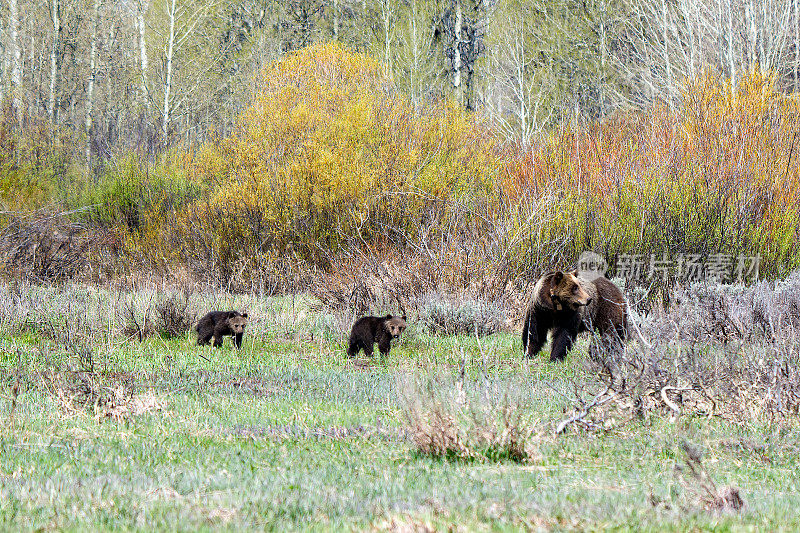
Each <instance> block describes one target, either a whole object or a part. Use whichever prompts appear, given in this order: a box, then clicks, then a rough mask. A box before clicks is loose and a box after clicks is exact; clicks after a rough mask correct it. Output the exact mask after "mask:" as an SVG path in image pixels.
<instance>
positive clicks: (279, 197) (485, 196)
mask: <svg viewBox="0 0 800 533" xmlns="http://www.w3.org/2000/svg"><path fill="white" fill-rule="evenodd" d="M255 86H256V90H255V95H254V102H253V105H252V106H251V107H250V109H248V110H247V112H246V113H244V115H243V117H242V118H241V120H240V122H239V125H238V127H237V129H236V131H235V133H234V134H233V135H232V136H231V137H230V138H229V139H226V140H224V141H222V142H221V143H220V144H219V146H218V148H217V150H218V156H217V157H216V158H210V160H211V161H214V162H219V161H224V162H225V177H224V181H223V183H222V185H221V186H220V187H219V188H218V189H217V190H216V193H214V194H213V195H212V196H211V198H210V199H209V201H208V202H203V203H202V204H198V205H195V206H193V207H192V208H190V209H189V210H188V211H187V212H185V213H184V215H183V217H182V219H181V224H183V226H182V227H183V228H184V229H183V235H190V234H194V235H195V236H196V237H199V235H200V234H202V233H203V232H202V231H197V228H198V224H203V223H204V222H205V223H206V224H207V226H206V230H207V231H208V232H211V233H213V234H214V238H212V239H210V240H209V239H206V238H202V239H201V240H203V241H205V243H204V244H203V246H213V247H220V248H218V250H217V252H218V255H219V257H220V258H223V257H224V258H230V257H235V256H240V255H242V254H248V253H253V251H254V250H257V251H260V252H266V251H267V250H284V249H285V248H286V247H287V245H289V244H291V245H292V246H293V248H294V249H295V250H297V251H299V252H300V253H302V254H304V255H305V256H307V257H308V258H310V259H314V260H317V259H319V258H321V257H325V256H326V255H327V254H328V253H331V252H335V251H336V250H337V249H339V247H340V246H341V245H342V244H343V243H345V242H347V241H348V240H350V239H358V240H359V241H362V240H363V242H365V243H370V244H381V242H382V241H384V240H385V239H386V238H387V235H389V233H390V231H389V230H388V229H387V228H392V231H397V232H400V234H403V235H412V234H413V233H414V232H415V231H416V228H417V227H418V222H419V219H420V217H421V216H422V213H423V211H424V210H426V209H429V208H431V207H432V206H434V207H436V208H440V207H441V206H442V205H445V206H447V205H450V204H448V202H454V201H458V202H464V203H466V204H468V205H469V206H471V207H475V206H477V205H480V206H481V209H482V211H484V212H486V210H487V209H490V208H491V206H492V205H493V204H494V202H495V201H496V197H497V192H496V191H495V187H494V180H495V177H496V176H497V175H498V168H499V166H498V165H499V163H498V157H497V152H496V150H495V146H494V143H493V142H492V141H491V139H490V137H489V136H488V135H487V131H486V129H485V128H484V127H482V126H481V125H480V124H478V123H476V121H475V119H474V118H473V117H472V116H470V115H469V114H467V113H466V112H464V111H463V110H461V109H460V108H459V107H458V106H456V105H455V104H454V103H451V102H436V103H430V104H426V105H423V106H420V107H414V106H413V105H412V104H411V102H410V100H409V99H407V98H406V97H404V96H402V95H400V94H398V93H397V92H396V91H395V90H394V89H393V87H392V85H391V83H390V82H389V81H388V80H386V79H385V78H384V77H383V76H382V74H381V69H380V67H379V65H378V64H377V62H376V61H375V60H373V59H372V58H370V57H369V56H366V55H363V54H359V53H355V52H352V51H349V50H347V49H345V48H344V47H342V46H341V45H339V44H335V43H329V44H322V45H315V46H312V47H309V48H305V49H302V50H300V51H297V52H294V53H292V54H289V55H287V56H285V57H284V58H282V59H279V60H277V61H275V62H273V63H271V64H270V65H268V66H267V67H266V68H265V69H264V70H263V72H262V73H261V74H260V76H259V77H258V78H257V80H256V82H255ZM214 164H216V163H212V164H211V166H213V165H214ZM190 228H191V230H190ZM189 240H190V241H194V240H196V239H195V238H191V239H189ZM209 241H210V242H209ZM188 245H189V246H191V245H192V244H191V243H188ZM198 245H199V243H198ZM226 246H227V247H234V249H232V250H222V248H224V247H226Z"/></svg>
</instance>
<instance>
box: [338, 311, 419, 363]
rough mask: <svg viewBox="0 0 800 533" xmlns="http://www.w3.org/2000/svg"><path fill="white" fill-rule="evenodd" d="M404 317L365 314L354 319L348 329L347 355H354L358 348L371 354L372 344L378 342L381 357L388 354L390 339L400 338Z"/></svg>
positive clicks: (404, 327) (367, 354)
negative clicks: (351, 326)
mask: <svg viewBox="0 0 800 533" xmlns="http://www.w3.org/2000/svg"><path fill="white" fill-rule="evenodd" d="M406 325H407V324H406V317H405V315H403V316H402V317H400V316H392V315H386V316H365V317H361V318H359V319H358V320H356V323H355V324H353V329H352V330H351V331H350V340H349V342H348V347H347V355H349V356H350V357H355V356H356V354H357V353H358V352H359V350H362V349H363V350H364V355H366V356H368V357H370V356H372V345H373V344H375V343H376V342H377V343H378V349H379V350H380V351H381V357H382V358H383V357H385V356H387V355H389V350H391V348H392V344H391V343H392V339H398V338H400V334H401V333H403V331H404V330H405V329H406Z"/></svg>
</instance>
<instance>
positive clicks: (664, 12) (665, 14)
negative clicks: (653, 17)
mask: <svg viewBox="0 0 800 533" xmlns="http://www.w3.org/2000/svg"><path fill="white" fill-rule="evenodd" d="M661 17H662V24H663V30H662V35H663V38H664V46H663V48H662V51H663V60H664V65H665V67H666V75H667V101H668V103H669V110H670V112H674V108H673V103H672V91H673V89H674V87H675V85H674V83H673V80H672V61H671V60H670V57H669V34H670V19H669V11H668V9H667V3H666V1H665V0H661Z"/></svg>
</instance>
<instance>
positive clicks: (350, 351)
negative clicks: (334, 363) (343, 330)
mask: <svg viewBox="0 0 800 533" xmlns="http://www.w3.org/2000/svg"><path fill="white" fill-rule="evenodd" d="M360 349H361V345H360V344H359V343H358V341H356V340H355V339H350V342H349V343H348V346H347V355H348V356H349V357H355V356H356V355H357V354H358V351H359V350H360Z"/></svg>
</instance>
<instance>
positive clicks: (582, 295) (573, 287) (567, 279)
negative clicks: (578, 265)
mask: <svg viewBox="0 0 800 533" xmlns="http://www.w3.org/2000/svg"><path fill="white" fill-rule="evenodd" d="M550 299H551V300H552V301H553V307H555V308H556V310H557V311H561V310H562V309H570V310H573V311H576V310H578V309H580V308H581V307H583V306H586V305H589V304H590V303H591V301H592V297H591V296H589V294H588V293H587V292H586V291H585V290H584V288H583V285H581V281H580V280H579V279H578V277H577V272H561V271H558V272H556V273H555V274H553V279H552V284H551V285H550Z"/></svg>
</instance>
